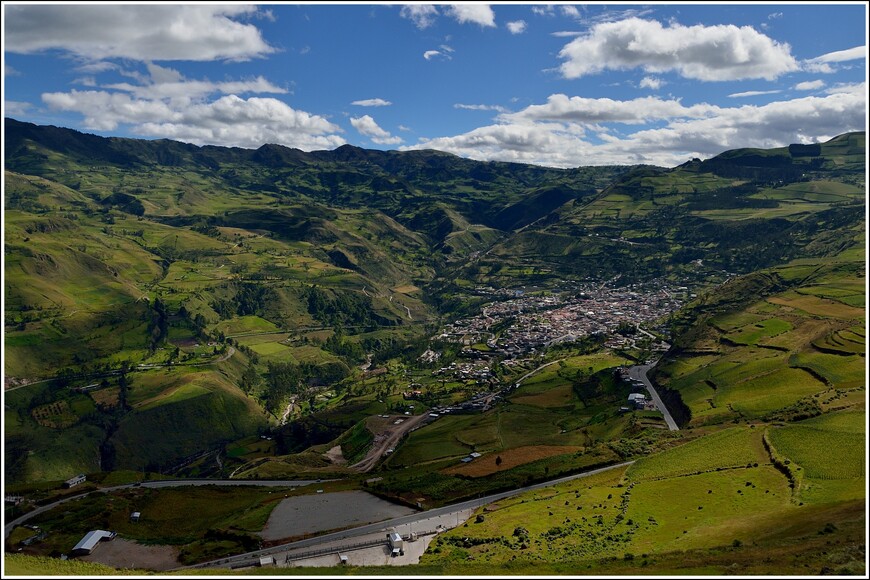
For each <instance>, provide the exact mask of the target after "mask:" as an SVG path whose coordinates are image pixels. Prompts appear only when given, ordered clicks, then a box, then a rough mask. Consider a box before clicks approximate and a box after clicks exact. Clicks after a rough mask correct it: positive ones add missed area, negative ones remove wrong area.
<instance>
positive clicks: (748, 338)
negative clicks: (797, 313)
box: [726, 318, 794, 344]
mask: <svg viewBox="0 0 870 580" xmlns="http://www.w3.org/2000/svg"><path fill="white" fill-rule="evenodd" d="M792 328H794V327H793V326H792V325H791V323H789V322H788V321H786V320H781V319H779V318H768V319H766V320H761V321H759V322H754V323H752V324H747V325H746V326H741V327H740V328H739V329H737V331H736V332H731V333H728V334H727V335H726V336H727V337H728V339H729V340H731V341H732V342H735V343H738V344H757V343H758V342H759V341H760V340H762V339H766V338H772V337H774V336H777V335H779V334H782V333H784V332H788V331H790V330H791V329H792Z"/></svg>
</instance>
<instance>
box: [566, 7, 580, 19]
mask: <svg viewBox="0 0 870 580" xmlns="http://www.w3.org/2000/svg"><path fill="white" fill-rule="evenodd" d="M562 14H564V15H565V16H567V17H568V18H580V11H579V10H577V7H576V6H571V5H570V4H567V5H565V6H562Z"/></svg>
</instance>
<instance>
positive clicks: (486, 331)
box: [436, 282, 687, 358]
mask: <svg viewBox="0 0 870 580" xmlns="http://www.w3.org/2000/svg"><path fill="white" fill-rule="evenodd" d="M686 295H687V288H686V287H682V286H681V287H673V288H668V287H667V286H666V285H665V284H663V283H661V282H654V283H651V284H649V285H646V286H643V287H641V286H634V285H632V286H628V287H621V288H614V287H611V286H608V285H606V284H601V285H593V284H586V285H584V286H582V287H581V288H580V289H579V291H577V292H575V293H574V294H573V296H571V297H570V298H565V297H563V296H559V295H543V296H542V295H534V296H523V297H519V298H512V299H510V300H505V301H502V302H494V303H492V304H488V305H487V306H485V307H484V308H483V309H482V311H481V313H480V314H479V315H478V316H475V317H472V318H465V319H461V320H457V321H456V322H454V323H452V324H448V325H446V326H445V327H444V329H443V330H442V332H441V333H440V334H439V335H437V337H436V338H438V339H441V340H447V341H452V342H458V343H460V344H465V345H471V344H477V343H486V345H487V347H488V348H489V349H490V351H489V352H490V354H499V355H502V356H504V357H506V358H515V357H517V356H523V355H526V354H528V353H529V352H533V351H536V350H540V349H542V348H546V347H548V346H551V345H553V344H557V343H559V342H565V341H573V340H577V339H579V338H581V337H583V336H589V335H594V334H607V335H608V337H611V338H612V341H613V344H612V345H610V346H630V344H629V342H630V341H628V340H625V339H623V338H622V337H621V336H615V333H616V330H617V329H618V328H619V327H620V325H625V324H629V325H634V326H639V325H649V324H651V323H653V322H655V321H656V320H659V319H661V318H664V317H666V316H667V315H669V314H670V313H672V312H674V311H675V310H677V309H678V308H679V307H680V306H681V305H682V304H683V300H684V298H685V297H686ZM511 318H513V320H512V321H511V322H510V324H509V325H508V327H507V328H505V329H503V330H502V331H501V332H500V333H499V334H498V336H496V333H495V332H494V329H496V327H497V326H498V325H499V324H500V323H503V322H505V321H507V320H509V319H511ZM663 348H665V349H666V348H667V345H663Z"/></svg>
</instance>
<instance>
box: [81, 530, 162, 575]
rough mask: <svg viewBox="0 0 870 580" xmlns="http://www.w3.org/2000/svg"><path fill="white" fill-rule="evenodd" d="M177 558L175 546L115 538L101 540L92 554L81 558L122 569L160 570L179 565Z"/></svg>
mask: <svg viewBox="0 0 870 580" xmlns="http://www.w3.org/2000/svg"><path fill="white" fill-rule="evenodd" d="M177 558H178V548H177V547H175V546H144V545H142V544H138V543H136V542H133V541H130V540H124V539H122V538H115V539H114V540H112V541H110V542H100V543H99V544H98V545H97V547H96V548H94V552H93V553H92V554H89V555H87V556H82V557H81V558H79V559H80V560H84V561H86V562H99V563H100V564H106V565H108V566H112V567H115V568H121V569H123V568H138V569H144V570H157V571H158V572H159V571H162V570H170V569H172V568H176V567H178V559H177Z"/></svg>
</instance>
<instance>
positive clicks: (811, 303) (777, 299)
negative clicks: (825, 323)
mask: <svg viewBox="0 0 870 580" xmlns="http://www.w3.org/2000/svg"><path fill="white" fill-rule="evenodd" d="M767 301H768V302H771V303H773V304H777V305H779V306H787V307H789V308H795V309H797V310H800V311H803V312H806V313H807V314H813V315H816V316H829V317H832V318H843V319H846V320H853V319H854V320H858V319H863V318H864V316H865V314H866V313H865V312H864V310H863V309H861V308H855V307H853V306H848V305H846V304H843V303H842V302H835V301H833V300H829V299H827V298H819V297H818V296H813V295H806V294H798V293H797V292H786V293H784V294H780V295H779V296H774V297H772V298H768V299H767Z"/></svg>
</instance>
